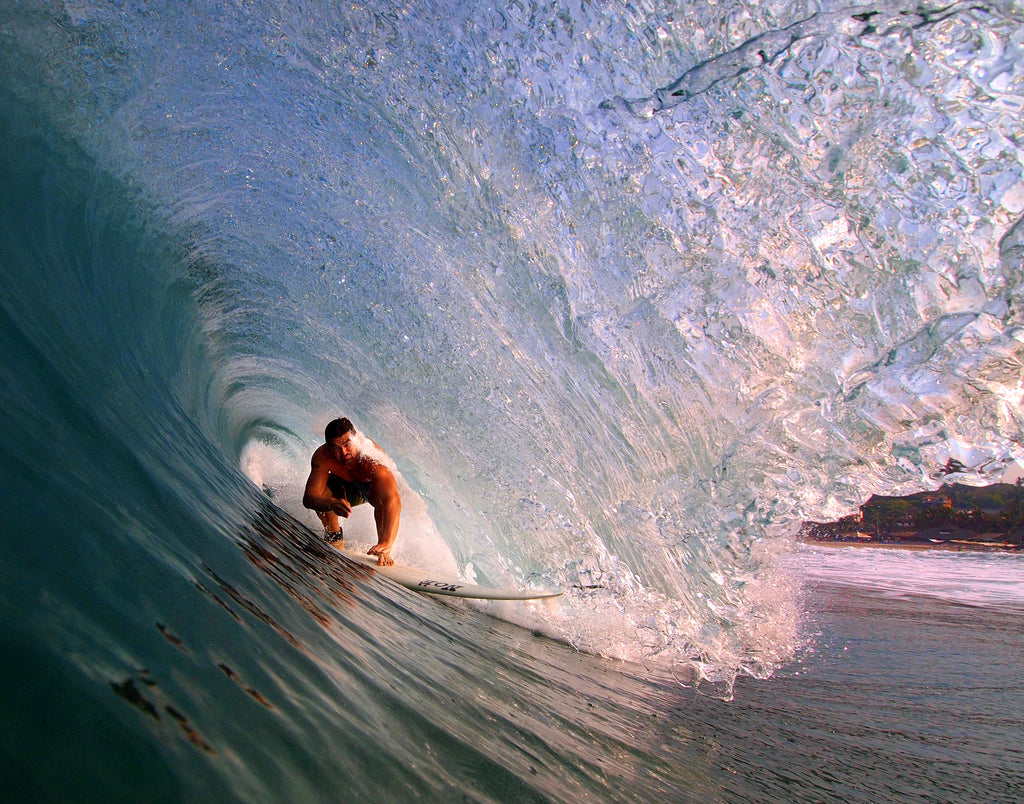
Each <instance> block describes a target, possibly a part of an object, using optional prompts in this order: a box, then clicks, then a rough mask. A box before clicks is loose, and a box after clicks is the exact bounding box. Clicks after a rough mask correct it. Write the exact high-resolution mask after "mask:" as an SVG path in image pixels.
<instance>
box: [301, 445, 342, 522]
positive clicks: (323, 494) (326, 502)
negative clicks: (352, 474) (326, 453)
mask: <svg viewBox="0 0 1024 804" xmlns="http://www.w3.org/2000/svg"><path fill="white" fill-rule="evenodd" d="M310 467H311V468H310V471H309V477H308V478H307V479H306V489H305V491H303V493H302V505H303V507H305V508H309V509H311V510H313V511H316V512H318V513H320V512H326V511H329V512H331V513H335V514H340V515H341V516H344V517H347V516H348V515H349V514H351V513H352V506H351V505H349V502H348V500H343V499H340V498H338V497H335V496H334V495H332V494H331V493H330V492H329V491H328V489H327V475H328V474H329V472H328V470H327V467H326V466H324V465H323V463H321V462H320V461H319V460H318V459H317V455H316V453H314V454H313V459H312V461H311V462H310Z"/></svg>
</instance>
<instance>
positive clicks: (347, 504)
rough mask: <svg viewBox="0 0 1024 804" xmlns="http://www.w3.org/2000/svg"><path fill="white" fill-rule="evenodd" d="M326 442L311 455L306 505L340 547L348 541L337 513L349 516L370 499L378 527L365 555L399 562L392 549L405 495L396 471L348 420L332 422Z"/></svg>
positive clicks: (383, 562) (386, 564) (388, 563)
mask: <svg viewBox="0 0 1024 804" xmlns="http://www.w3.org/2000/svg"><path fill="white" fill-rule="evenodd" d="M324 442H325V443H323V444H321V445H320V446H319V447H317V448H316V451H315V452H314V453H313V457H312V458H311V459H310V472H309V478H308V479H307V480H306V489H305V492H304V493H303V495H302V504H303V505H304V506H305V507H306V508H309V509H312V510H313V511H316V515H317V516H318V517H320V521H321V522H322V523H323V526H324V539H325V541H327V542H330V543H332V544H335V545H336V546H337V547H339V548H341V547H342V546H344V542H343V541H342V538H343V534H342V530H341V523H340V521H339V519H338V517H339V516H342V517H346V518H347V517H348V516H349V514H351V513H352V506H354V505H360V504H361V503H364V502H366V503H369V504H370V505H371V506H373V519H374V522H375V523H376V525H377V544H375V545H374V546H373V547H371V548H370V549H369V550H368V551H367V553H368V554H369V555H373V556H377V563H378V564H379V565H380V566H382V567H390V566H391V565H392V564H394V563H395V562H394V560H393V559H392V558H391V548H392V547H394V544H395V539H396V538H397V537H398V519H399V516H400V514H401V512H402V499H401V497H400V496H399V494H398V483H397V482H396V481H395V475H394V473H393V472H392V471H391V470H390V469H388V467H387V466H385V465H384V463H383V460H382V459H383V458H384V453H383V452H382V451H381V450H380V447H378V446H377V445H376V444H374V443H373V442H372V441H370V439H368V438H366V437H365V436H363V435H360V434H359V433H357V432H356V428H355V425H353V424H352V422H351V421H349V420H348V419H335V420H334V421H332V422H330V423H329V424H328V425H327V427H326V429H325V430H324ZM374 453H377V455H375V454H374ZM378 455H379V457H378Z"/></svg>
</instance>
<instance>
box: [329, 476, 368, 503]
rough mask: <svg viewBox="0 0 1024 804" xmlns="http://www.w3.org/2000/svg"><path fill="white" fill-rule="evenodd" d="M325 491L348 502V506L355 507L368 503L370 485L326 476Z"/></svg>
mask: <svg viewBox="0 0 1024 804" xmlns="http://www.w3.org/2000/svg"><path fill="white" fill-rule="evenodd" d="M327 490H328V491H330V492H331V495H332V496H334V497H336V498H338V499H341V500H348V504H349V505H351V506H353V507H355V506H357V505H362V504H363V503H368V502H369V501H370V484H369V483H356V482H355V481H353V480H342V479H341V478H340V477H338V476H337V475H331V474H329V475H327Z"/></svg>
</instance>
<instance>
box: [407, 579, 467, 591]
mask: <svg viewBox="0 0 1024 804" xmlns="http://www.w3.org/2000/svg"><path fill="white" fill-rule="evenodd" d="M416 585H417V586H424V587H429V588H431V589H443V590H444V591H445V592H458V591H459V590H460V589H461V588H462V584H460V583H448V582H447V581H435V580H431V579H430V578H424V579H423V580H422V581H420V582H419V583H418V584H416Z"/></svg>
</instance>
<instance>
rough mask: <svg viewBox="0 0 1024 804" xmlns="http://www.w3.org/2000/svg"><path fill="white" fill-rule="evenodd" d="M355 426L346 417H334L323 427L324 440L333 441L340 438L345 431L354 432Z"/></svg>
mask: <svg viewBox="0 0 1024 804" xmlns="http://www.w3.org/2000/svg"><path fill="white" fill-rule="evenodd" d="M355 431H356V426H355V425H354V424H352V422H351V421H349V420H348V419H335V420H334V421H333V422H330V423H328V425H327V427H325V428H324V441H333V440H334V439H335V438H341V437H342V436H343V435H345V433H354V432H355Z"/></svg>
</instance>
